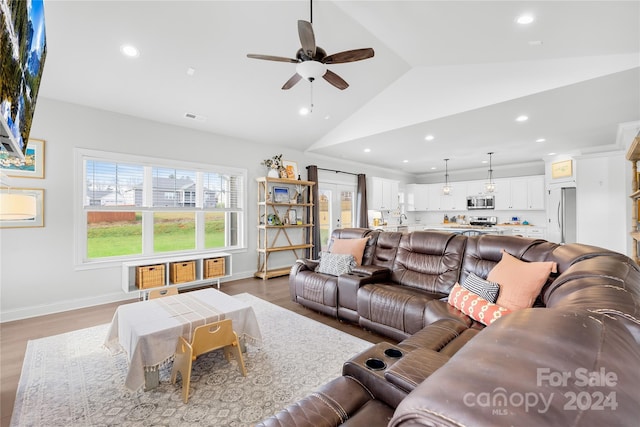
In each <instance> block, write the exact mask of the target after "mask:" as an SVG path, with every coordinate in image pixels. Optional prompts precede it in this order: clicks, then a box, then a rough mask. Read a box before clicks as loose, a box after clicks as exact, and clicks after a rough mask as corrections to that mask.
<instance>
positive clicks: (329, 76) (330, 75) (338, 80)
mask: <svg viewBox="0 0 640 427" xmlns="http://www.w3.org/2000/svg"><path fill="white" fill-rule="evenodd" d="M322 78H323V79H325V80H326V81H328V82H329V83H331V84H332V85H334V86H335V87H337V88H338V89H340V90H345V89H346V88H348V87H349V83H347V82H345V81H344V80H343V79H342V77H340V76H339V75H337V74H336V73H334V72H333V71H331V70H327V72H326V73H324V76H322Z"/></svg>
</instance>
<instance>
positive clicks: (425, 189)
mask: <svg viewBox="0 0 640 427" xmlns="http://www.w3.org/2000/svg"><path fill="white" fill-rule="evenodd" d="M428 209H429V185H428V184H409V185H407V211H409V212H415V211H426V210H428Z"/></svg>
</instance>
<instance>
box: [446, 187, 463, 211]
mask: <svg viewBox="0 0 640 427" xmlns="http://www.w3.org/2000/svg"><path fill="white" fill-rule="evenodd" d="M449 187H451V192H450V193H449V195H448V196H445V195H444V194H442V191H441V192H440V194H441V196H440V210H441V211H466V210H467V185H466V183H464V182H454V183H450V184H449ZM440 188H441V189H442V186H440Z"/></svg>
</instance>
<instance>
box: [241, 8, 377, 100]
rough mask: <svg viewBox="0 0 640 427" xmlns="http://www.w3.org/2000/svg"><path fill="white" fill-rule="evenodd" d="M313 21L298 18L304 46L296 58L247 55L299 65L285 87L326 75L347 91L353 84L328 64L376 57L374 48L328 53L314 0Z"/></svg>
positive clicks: (327, 78)
mask: <svg viewBox="0 0 640 427" xmlns="http://www.w3.org/2000/svg"><path fill="white" fill-rule="evenodd" d="M309 3H311V5H310V9H311V20H310V22H308V21H303V20H299V21H298V36H299V37H300V44H301V45H302V47H301V48H300V49H298V52H297V53H296V57H295V59H294V58H286V57H282V56H272V55H258V54H253V53H250V54H247V57H249V58H253V59H264V60H267V61H278V62H291V63H294V64H298V65H297V66H296V73H295V74H294V75H293V76H291V78H290V79H289V80H287V82H286V83H285V84H284V86H282V89H284V90H287V89H291V88H292V87H293V86H294V85H295V84H296V83H298V82H299V81H300V80H301V79H305V80H307V81H309V82H313V81H314V80H315V79H317V78H318V77H322V78H323V79H325V80H326V81H328V82H329V83H330V84H332V85H333V86H335V87H337V88H338V89H340V90H344V89H346V88H348V87H349V84H348V83H347V82H346V81H344V79H343V78H342V77H340V76H339V75H337V74H336V73H334V72H333V71H331V70H329V69H327V67H326V66H327V65H330V64H344V63H346V62H355V61H361V60H363V59H368V58H371V57H373V55H374V52H373V49H372V48H364V49H354V50H346V51H343V52H338V53H334V54H333V55H327V52H326V51H325V50H324V49H323V48H321V47H320V46H317V45H316V38H315V35H314V33H313V26H312V24H313V3H312V1H310V2H309Z"/></svg>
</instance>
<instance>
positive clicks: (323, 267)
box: [316, 252, 356, 276]
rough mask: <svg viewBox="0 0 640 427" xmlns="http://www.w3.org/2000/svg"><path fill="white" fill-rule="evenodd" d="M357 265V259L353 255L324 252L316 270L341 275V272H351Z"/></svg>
mask: <svg viewBox="0 0 640 427" xmlns="http://www.w3.org/2000/svg"><path fill="white" fill-rule="evenodd" d="M355 266H356V259H355V257H354V256H353V255H348V254H332V253H330V252H322V253H321V254H320V263H319V264H318V266H317V267H316V272H317V273H324V274H330V275H332V276H340V275H341V274H345V273H350V272H351V269H352V268H353V267H355Z"/></svg>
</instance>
